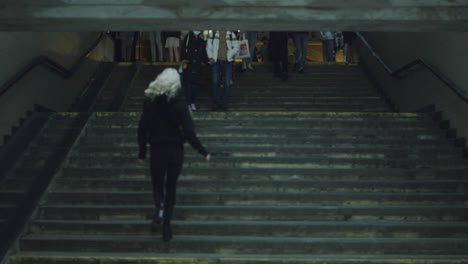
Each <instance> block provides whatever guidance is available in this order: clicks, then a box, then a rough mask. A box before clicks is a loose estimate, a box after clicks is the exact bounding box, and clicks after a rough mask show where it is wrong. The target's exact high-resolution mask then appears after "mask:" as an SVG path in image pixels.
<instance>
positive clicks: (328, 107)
mask: <svg viewBox="0 0 468 264" xmlns="http://www.w3.org/2000/svg"><path fill="white" fill-rule="evenodd" d="M196 105H197V111H201V112H209V111H211V107H212V105H211V102H210V103H208V102H207V103H205V104H203V103H201V104H200V103H197V104H196ZM123 108H124V111H128V112H136V111H140V110H141V109H142V104H138V105H128V104H124V106H123ZM259 109H261V110H264V111H268V112H284V111H305V112H309V111H310V112H318V111H324V110H325V111H339V112H350V111H353V112H357V111H359V112H388V111H389V108H388V107H387V106H382V105H380V104H379V105H375V106H366V105H344V104H335V105H332V104H328V103H326V104H321V105H318V104H310V105H308V104H306V105H280V104H271V105H267V104H233V103H231V102H228V105H227V111H234V112H250V111H257V110H259Z"/></svg>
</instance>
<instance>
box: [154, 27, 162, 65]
mask: <svg viewBox="0 0 468 264" xmlns="http://www.w3.org/2000/svg"><path fill="white" fill-rule="evenodd" d="M155 36H156V44H157V47H158V61H164V55H163V53H164V47H163V45H162V39H161V31H156V32H155Z"/></svg>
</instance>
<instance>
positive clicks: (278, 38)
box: [270, 32, 288, 76]
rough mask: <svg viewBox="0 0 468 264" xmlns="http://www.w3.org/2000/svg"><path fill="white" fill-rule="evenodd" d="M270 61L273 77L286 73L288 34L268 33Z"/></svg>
mask: <svg viewBox="0 0 468 264" xmlns="http://www.w3.org/2000/svg"><path fill="white" fill-rule="evenodd" d="M270 48H271V59H272V61H273V65H274V66H275V68H274V72H275V75H278V76H279V75H280V74H281V73H287V72H288V33H287V32H270Z"/></svg>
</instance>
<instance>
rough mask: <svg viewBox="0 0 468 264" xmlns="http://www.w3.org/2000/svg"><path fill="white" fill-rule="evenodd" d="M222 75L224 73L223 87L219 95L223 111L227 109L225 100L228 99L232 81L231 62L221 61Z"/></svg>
mask: <svg viewBox="0 0 468 264" xmlns="http://www.w3.org/2000/svg"><path fill="white" fill-rule="evenodd" d="M223 64H224V65H223V69H222V70H223V73H224V87H223V92H222V95H221V104H222V105H223V108H224V110H226V107H227V100H228V97H229V88H230V86H231V80H232V62H228V61H223Z"/></svg>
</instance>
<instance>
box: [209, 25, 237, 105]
mask: <svg viewBox="0 0 468 264" xmlns="http://www.w3.org/2000/svg"><path fill="white" fill-rule="evenodd" d="M238 51H239V42H238V41H237V37H236V34H234V32H231V31H210V33H209V34H208V38H207V42H206V54H207V56H208V64H210V65H211V72H212V75H211V76H212V80H211V81H212V88H213V98H212V103H213V104H212V107H211V110H212V111H217V110H227V98H228V95H229V87H230V85H231V80H232V65H233V63H234V56H235V55H236V53H237V52H238ZM221 76H223V77H224V82H223V83H224V85H223V86H222V89H220V88H221V85H220V83H221Z"/></svg>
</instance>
